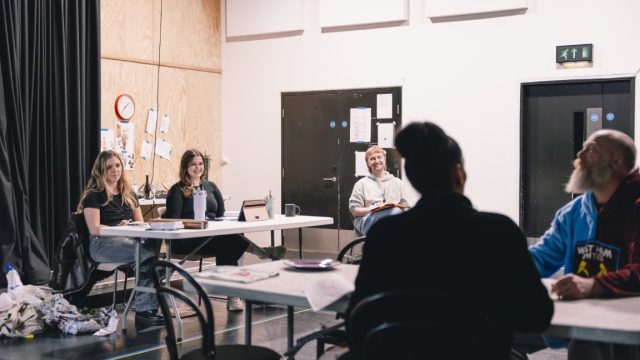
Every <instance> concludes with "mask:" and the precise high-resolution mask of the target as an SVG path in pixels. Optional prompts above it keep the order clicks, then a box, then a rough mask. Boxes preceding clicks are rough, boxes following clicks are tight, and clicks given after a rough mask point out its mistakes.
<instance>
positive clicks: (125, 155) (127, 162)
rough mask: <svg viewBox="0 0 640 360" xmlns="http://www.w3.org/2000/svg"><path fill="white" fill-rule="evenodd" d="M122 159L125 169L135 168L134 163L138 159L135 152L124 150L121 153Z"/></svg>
mask: <svg viewBox="0 0 640 360" xmlns="http://www.w3.org/2000/svg"><path fill="white" fill-rule="evenodd" d="M120 156H122V161H123V162H124V169H125V170H133V164H134V162H135V161H136V154H134V153H133V152H128V151H123V152H121V153H120Z"/></svg>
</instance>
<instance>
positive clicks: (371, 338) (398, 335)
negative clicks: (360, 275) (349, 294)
mask: <svg viewBox="0 0 640 360" xmlns="http://www.w3.org/2000/svg"><path fill="white" fill-rule="evenodd" d="M348 324H349V326H348V337H349V345H350V348H351V351H352V352H353V354H354V356H355V358H356V359H367V360H369V359H373V360H375V359H426V358H434V359H438V358H443V354H446V355H445V356H444V358H447V359H455V360H457V359H485V358H487V357H486V356H487V355H488V354H489V353H490V350H489V349H490V346H491V345H490V339H491V333H492V331H491V324H490V321H489V318H488V316H486V315H485V313H484V312H482V311H480V310H477V309H473V308H472V307H471V305H470V304H469V303H468V302H462V301H459V300H458V299H456V298H454V297H453V296H449V295H447V294H442V293H438V292H430V291H413V290H397V291H390V292H383V293H380V294H375V295H372V296H369V297H367V298H365V299H363V300H362V301H360V302H359V303H358V304H357V305H356V306H355V307H354V309H353V310H352V312H351V314H350V316H349V321H348Z"/></svg>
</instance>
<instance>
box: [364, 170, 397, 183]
mask: <svg viewBox="0 0 640 360" xmlns="http://www.w3.org/2000/svg"><path fill="white" fill-rule="evenodd" d="M367 177H368V178H369V179H371V180H373V181H380V182H385V181H389V180H391V179H393V178H395V176H393V175H391V173H389V172H387V174H386V175H384V176H383V177H376V176H374V175H373V174H371V173H369V174H367Z"/></svg>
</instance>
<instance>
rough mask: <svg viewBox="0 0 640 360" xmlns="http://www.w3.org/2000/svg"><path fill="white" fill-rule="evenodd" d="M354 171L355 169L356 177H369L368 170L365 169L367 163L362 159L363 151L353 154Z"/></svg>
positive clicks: (364, 153)
mask: <svg viewBox="0 0 640 360" xmlns="http://www.w3.org/2000/svg"><path fill="white" fill-rule="evenodd" d="M355 155H356V156H355V161H356V163H355V165H356V166H355V169H356V174H355V175H356V177H358V176H367V175H369V168H368V167H367V162H366V161H365V159H364V157H365V155H366V152H365V151H356V153H355Z"/></svg>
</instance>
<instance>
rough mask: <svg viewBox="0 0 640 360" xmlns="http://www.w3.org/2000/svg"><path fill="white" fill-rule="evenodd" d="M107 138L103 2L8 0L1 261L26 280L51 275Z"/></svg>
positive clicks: (0, 92)
mask: <svg viewBox="0 0 640 360" xmlns="http://www.w3.org/2000/svg"><path fill="white" fill-rule="evenodd" d="M99 138H100V1H99V0H1V1H0V151H1V153H0V187H1V190H2V192H1V193H0V259H1V260H2V265H3V266H4V265H6V264H11V265H13V266H14V267H15V268H16V269H17V270H18V271H19V272H20V275H21V277H22V280H23V282H24V283H30V284H43V283H46V282H47V281H49V278H50V269H49V264H52V261H53V256H54V253H55V251H56V249H57V244H58V242H59V241H60V239H61V237H62V235H63V232H64V230H65V227H66V224H67V221H68V218H69V215H70V213H71V212H72V211H74V209H75V207H76V205H77V202H78V200H79V197H80V193H81V191H82V188H83V186H84V184H85V180H86V178H87V176H88V173H89V171H90V169H91V165H92V163H93V160H94V159H95V157H96V156H97V154H98V151H99ZM0 274H3V272H0ZM3 284H6V279H5V277H4V275H0V287H2V285H3Z"/></svg>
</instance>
